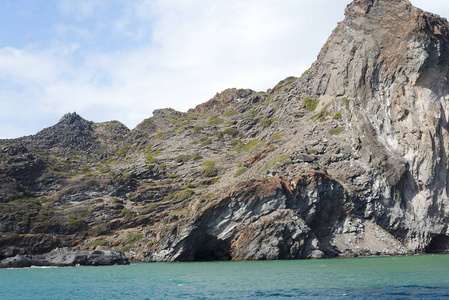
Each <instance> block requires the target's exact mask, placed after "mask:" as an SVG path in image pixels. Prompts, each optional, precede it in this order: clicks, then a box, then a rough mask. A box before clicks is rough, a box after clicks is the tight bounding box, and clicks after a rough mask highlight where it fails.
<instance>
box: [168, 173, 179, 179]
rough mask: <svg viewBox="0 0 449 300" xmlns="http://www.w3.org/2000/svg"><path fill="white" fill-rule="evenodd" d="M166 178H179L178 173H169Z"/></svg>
mask: <svg viewBox="0 0 449 300" xmlns="http://www.w3.org/2000/svg"><path fill="white" fill-rule="evenodd" d="M168 178H170V179H176V178H179V175H178V174H170V175H168Z"/></svg>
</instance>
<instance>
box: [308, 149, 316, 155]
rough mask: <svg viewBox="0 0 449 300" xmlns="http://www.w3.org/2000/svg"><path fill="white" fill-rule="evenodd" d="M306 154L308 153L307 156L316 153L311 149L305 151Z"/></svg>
mask: <svg viewBox="0 0 449 300" xmlns="http://www.w3.org/2000/svg"><path fill="white" fill-rule="evenodd" d="M307 153H309V154H315V153H316V150H315V149H313V148H311V149H307Z"/></svg>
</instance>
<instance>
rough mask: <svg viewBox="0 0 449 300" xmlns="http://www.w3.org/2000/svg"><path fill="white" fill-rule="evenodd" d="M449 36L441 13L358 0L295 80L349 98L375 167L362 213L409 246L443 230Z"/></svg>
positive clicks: (355, 136) (324, 95)
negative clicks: (309, 66)
mask: <svg viewBox="0 0 449 300" xmlns="http://www.w3.org/2000/svg"><path fill="white" fill-rule="evenodd" d="M448 38H449V26H448V23H447V21H446V20H445V19H442V18H440V17H439V16H436V15H433V14H430V13H426V12H423V11H421V10H419V9H417V8H415V7H413V6H412V5H411V4H410V3H409V2H408V1H388V0H384V1H382V0H380V1H354V2H352V3H351V4H350V5H349V6H348V7H347V9H346V18H345V20H344V21H343V22H341V23H340V24H339V25H338V26H337V28H336V29H335V30H334V32H333V34H332V36H331V37H330V38H329V40H328V42H327V43H326V45H325V46H324V48H323V49H322V51H321V53H320V54H319V56H318V60H317V63H316V64H314V65H313V66H312V68H311V69H310V70H309V71H308V73H307V74H306V76H305V78H304V80H303V81H301V82H300V88H301V89H302V90H303V91H306V92H307V93H309V94H310V95H314V97H317V98H321V99H323V100H324V99H325V100H324V101H329V103H330V104H331V105H333V106H338V105H342V102H341V99H344V101H348V102H349V101H350V104H349V106H350V108H351V112H350V113H348V114H347V118H348V122H347V127H348V129H350V130H351V136H352V143H353V147H354V148H355V149H358V151H359V153H360V154H361V157H362V159H363V161H364V162H365V163H366V164H367V165H368V166H369V167H372V168H373V167H374V169H375V170H376V171H377V172H376V173H377V174H376V175H374V176H370V177H368V178H367V179H368V180H367V183H368V190H367V193H366V195H365V196H364V198H365V199H369V201H368V203H369V204H371V205H373V206H375V207H377V209H376V210H375V211H371V210H370V209H369V208H370V205H368V206H366V208H367V210H366V211H365V216H366V217H368V216H369V217H371V218H374V220H376V222H377V223H379V224H381V225H382V227H384V228H385V229H387V230H388V231H390V232H392V233H394V234H395V235H396V236H397V237H398V238H400V239H401V240H403V241H404V242H405V243H406V244H407V245H408V246H409V247H411V248H418V249H424V247H425V245H427V243H429V241H430V239H431V238H432V236H438V235H443V236H444V235H447V225H446V224H447V221H448V218H447V215H448V211H447V204H448V196H447V195H448V190H447V188H448V176H447V173H448V162H447V147H448V146H447V145H448V126H447V112H448V101H447V100H448V77H447V76H448V59H449V56H448V54H449V43H448ZM339 100H340V101H339ZM379 210H380V212H382V213H381V214H380V213H379ZM385 215H386V216H387V217H385Z"/></svg>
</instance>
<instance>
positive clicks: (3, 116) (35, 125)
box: [0, 0, 449, 138]
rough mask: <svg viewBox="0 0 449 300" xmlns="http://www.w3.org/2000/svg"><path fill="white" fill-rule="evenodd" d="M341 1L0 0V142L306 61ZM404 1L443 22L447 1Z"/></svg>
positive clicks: (124, 115) (134, 120)
mask: <svg viewBox="0 0 449 300" xmlns="http://www.w3.org/2000/svg"><path fill="white" fill-rule="evenodd" d="M349 2H350V1H349V0H214V1H207V0H76V1H75V0H1V4H2V9H1V10H0V105H1V107H2V110H1V111H0V138H15V137H19V136H23V135H29V134H35V133H36V132H38V131H39V130H41V129H43V128H45V127H48V126H51V125H53V124H55V123H56V122H57V121H58V120H59V119H60V118H61V117H62V116H63V115H64V114H65V113H68V112H74V111H76V112H77V113H78V114H80V115H81V116H83V117H84V118H85V119H88V120H92V121H95V122H102V121H108V120H119V121H121V122H122V123H124V124H125V125H127V126H128V127H129V128H131V129H132V128H134V127H135V126H136V125H137V124H138V123H139V122H140V121H142V120H143V119H145V118H148V117H150V116H151V115H152V112H153V110H154V109H157V108H165V107H172V108H175V109H177V110H181V111H186V110H187V109H189V108H191V107H195V106H196V105H198V104H200V103H203V102H205V101H207V100H208V99H210V98H211V97H213V96H214V94H215V93H216V92H219V91H222V90H224V89H226V88H232V87H237V88H251V89H254V90H266V89H267V88H271V87H273V86H274V85H275V84H276V83H277V82H278V81H279V80H281V79H283V78H285V77H287V76H290V75H294V76H299V75H301V74H302V72H303V71H305V70H306V69H307V68H308V67H309V66H310V64H311V63H312V62H313V61H314V60H315V59H316V55H317V54H318V52H319V50H320V48H321V46H322V45H323V44H324V43H325V41H326V39H327V37H328V36H329V35H330V33H331V32H332V30H333V29H334V27H335V26H336V24H337V22H338V21H341V20H342V19H343V12H344V8H345V7H346V5H347V4H348V3H349ZM429 2H430V1H428V0H415V1H413V0H412V3H413V4H414V5H415V6H418V7H420V8H423V9H424V10H428V11H432V12H434V13H438V14H440V15H442V16H444V17H448V18H449V3H448V2H447V0H444V1H439V0H434V1H431V2H430V3H429Z"/></svg>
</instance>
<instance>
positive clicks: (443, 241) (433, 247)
mask: <svg viewBox="0 0 449 300" xmlns="http://www.w3.org/2000/svg"><path fill="white" fill-rule="evenodd" d="M442 252H449V236H447V235H444V234H440V235H436V236H434V237H433V238H432V240H431V241H430V243H429V244H428V245H427V247H426V253H442Z"/></svg>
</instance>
